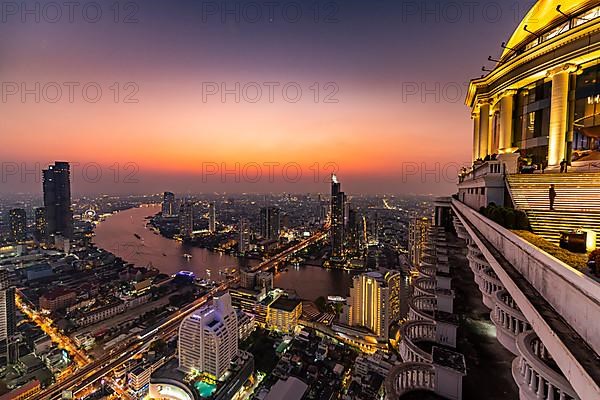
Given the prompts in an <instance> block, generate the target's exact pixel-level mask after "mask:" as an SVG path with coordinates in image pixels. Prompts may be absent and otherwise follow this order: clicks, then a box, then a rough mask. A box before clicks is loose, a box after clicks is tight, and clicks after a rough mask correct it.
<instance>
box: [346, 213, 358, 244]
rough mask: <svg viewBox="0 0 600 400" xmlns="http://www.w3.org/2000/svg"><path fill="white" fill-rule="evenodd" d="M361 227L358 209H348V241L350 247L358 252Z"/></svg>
mask: <svg viewBox="0 0 600 400" xmlns="http://www.w3.org/2000/svg"><path fill="white" fill-rule="evenodd" d="M359 228H360V224H359V222H358V214H357V212H356V210H354V209H349V210H348V222H347V224H346V243H347V245H348V249H349V250H350V251H352V252H358V251H359V250H360V249H359V244H360V242H359Z"/></svg>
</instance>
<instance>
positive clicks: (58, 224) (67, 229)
mask: <svg viewBox="0 0 600 400" xmlns="http://www.w3.org/2000/svg"><path fill="white" fill-rule="evenodd" d="M42 173H43V181H44V182H43V188H44V207H45V209H46V226H47V233H48V235H60V236H64V237H67V238H71V237H72V236H73V210H72V208H71V169H70V166H69V163H67V162H61V161H57V162H55V163H54V165H50V166H49V167H48V169H45V170H44V171H42Z"/></svg>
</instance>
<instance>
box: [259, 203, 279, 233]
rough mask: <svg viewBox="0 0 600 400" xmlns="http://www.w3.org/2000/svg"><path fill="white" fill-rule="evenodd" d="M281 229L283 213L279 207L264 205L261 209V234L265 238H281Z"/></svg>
mask: <svg viewBox="0 0 600 400" xmlns="http://www.w3.org/2000/svg"><path fill="white" fill-rule="evenodd" d="M280 230H281V215H280V210H279V208H277V207H262V208H261V209H260V236H262V237H263V238H264V239H268V240H271V239H279V232H280Z"/></svg>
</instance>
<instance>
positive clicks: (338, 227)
mask: <svg viewBox="0 0 600 400" xmlns="http://www.w3.org/2000/svg"><path fill="white" fill-rule="evenodd" d="M345 209H346V195H345V193H344V192H342V191H341V183H340V182H339V181H338V180H337V176H335V174H332V175H331V227H330V238H331V257H332V258H333V259H338V260H339V259H341V258H343V256H344V215H345V212H346V211H345Z"/></svg>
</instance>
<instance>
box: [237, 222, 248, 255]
mask: <svg viewBox="0 0 600 400" xmlns="http://www.w3.org/2000/svg"><path fill="white" fill-rule="evenodd" d="M239 229H240V232H239V234H240V237H239V239H238V251H239V252H240V253H245V252H247V251H248V250H249V246H250V224H249V222H248V220H247V219H246V218H242V219H241V220H240V228H239Z"/></svg>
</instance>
